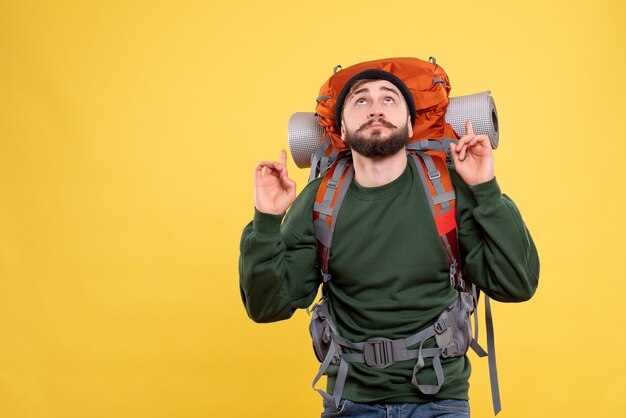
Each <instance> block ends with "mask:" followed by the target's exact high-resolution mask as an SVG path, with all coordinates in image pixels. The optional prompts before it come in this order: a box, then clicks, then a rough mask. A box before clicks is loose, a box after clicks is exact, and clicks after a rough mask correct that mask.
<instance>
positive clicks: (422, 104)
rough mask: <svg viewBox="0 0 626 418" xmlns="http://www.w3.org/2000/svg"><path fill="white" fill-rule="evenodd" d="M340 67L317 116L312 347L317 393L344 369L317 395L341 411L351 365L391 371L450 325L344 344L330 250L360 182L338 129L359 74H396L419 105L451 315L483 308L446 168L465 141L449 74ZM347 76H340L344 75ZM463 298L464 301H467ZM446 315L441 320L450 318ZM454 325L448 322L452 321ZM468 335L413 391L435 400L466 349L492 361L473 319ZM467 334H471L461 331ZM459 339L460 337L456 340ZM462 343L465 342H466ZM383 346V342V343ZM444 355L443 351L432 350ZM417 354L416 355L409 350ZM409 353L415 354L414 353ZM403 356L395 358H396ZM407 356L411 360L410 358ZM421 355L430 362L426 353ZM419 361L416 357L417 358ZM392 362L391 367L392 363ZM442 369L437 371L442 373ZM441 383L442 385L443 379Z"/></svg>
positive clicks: (379, 64) (421, 68) (422, 159)
mask: <svg viewBox="0 0 626 418" xmlns="http://www.w3.org/2000/svg"><path fill="white" fill-rule="evenodd" d="M340 68H341V67H339V66H338V67H335V71H334V74H333V75H332V76H331V77H330V78H329V79H328V80H327V81H326V83H324V85H323V86H322V88H321V89H320V93H319V96H318V98H317V107H316V114H317V116H318V122H319V125H320V126H321V127H322V129H323V139H322V142H321V144H320V146H319V148H318V149H317V151H316V152H315V153H314V154H313V155H312V157H311V176H310V179H309V180H313V179H315V178H316V177H318V176H321V177H322V181H321V183H320V186H319V189H318V192H317V196H316V199H315V206H314V210H313V222H314V228H315V235H316V239H317V243H318V245H317V247H318V262H319V266H320V269H321V273H322V277H323V286H322V298H321V300H320V301H319V302H318V303H317V304H316V305H315V306H314V307H313V308H312V309H311V314H312V318H311V325H310V332H311V336H312V338H313V347H314V350H315V353H316V355H317V357H318V359H319V361H320V362H321V363H322V365H321V366H320V370H319V372H318V374H317V376H316V378H315V380H314V381H313V386H314V387H315V384H316V383H317V381H318V380H319V379H320V378H321V376H322V375H323V374H324V372H325V371H326V369H327V368H328V366H329V365H330V364H331V363H335V364H339V366H340V367H339V374H338V375H337V380H336V383H335V390H334V394H328V393H326V392H324V391H323V390H321V389H316V390H317V391H318V392H319V393H320V394H321V395H322V396H323V397H324V398H325V399H326V400H328V401H329V402H331V403H333V404H336V403H338V401H339V399H340V397H341V392H342V390H343V385H344V383H345V378H346V376H347V370H348V363H350V362H355V361H358V362H363V363H367V364H368V365H370V366H372V367H386V366H388V365H389V364H393V363H389V361H392V362H393V358H394V351H393V350H397V347H398V346H403V347H405V348H403V349H402V350H404V351H403V352H405V351H407V350H406V346H408V345H413V344H415V343H416V338H418V334H420V335H419V338H423V339H425V338H430V337H432V336H436V337H437V340H438V345H439V342H440V341H439V334H442V333H443V332H442V331H441V330H438V329H437V326H440V325H438V324H441V323H443V322H445V321H443V320H440V321H437V322H436V323H435V324H434V325H433V326H432V327H430V328H433V329H432V330H431V329H430V328H429V329H427V330H423V331H422V332H420V333H418V334H416V335H413V336H410V337H408V338H406V339H402V340H395V341H394V344H393V345H394V347H393V348H392V345H391V344H389V345H388V346H387V345H386V344H383V343H381V341H372V342H370V341H366V342H360V343H354V342H350V341H347V340H345V339H344V338H342V337H341V336H340V335H339V334H338V332H337V329H336V327H335V325H334V323H333V321H332V318H331V317H330V313H329V308H328V292H329V290H328V286H327V283H328V281H329V280H331V273H330V271H329V266H328V260H329V255H330V249H331V246H332V240H333V233H334V227H335V222H336V220H337V214H338V213H339V209H340V207H341V203H342V201H343V198H344V196H345V194H346V192H347V190H348V186H349V185H350V182H351V181H352V179H353V176H354V169H353V166H352V158H351V152H350V149H349V148H348V147H347V146H346V145H345V144H344V142H343V141H342V139H341V136H340V133H339V132H337V127H336V125H335V106H336V102H337V97H338V96H339V93H340V92H341V90H342V88H343V87H344V85H345V84H346V82H347V81H348V80H350V79H351V78H352V77H353V76H354V75H356V74H358V73H360V72H362V71H364V70H366V69H380V70H384V71H387V72H390V73H392V74H394V75H395V76H397V77H398V78H400V79H401V80H402V81H403V82H404V83H405V84H406V86H407V87H408V88H409V91H410V92H411V93H412V95H413V98H414V100H415V107H416V119H415V124H414V126H413V136H412V137H411V138H410V139H409V144H408V146H407V153H408V155H409V157H410V160H412V162H413V163H414V164H415V165H416V167H417V168H418V170H417V171H418V173H419V175H420V178H421V180H422V185H423V187H424V190H428V191H429V192H428V193H426V195H427V198H428V201H429V203H430V207H431V211H432V213H433V217H434V220H435V224H436V226H437V230H438V232H439V236H440V238H441V242H442V244H443V246H444V248H445V250H446V254H447V256H448V261H449V263H450V283H451V285H452V286H453V287H454V288H456V289H457V290H459V294H460V297H459V301H458V302H457V303H456V305H458V306H456V307H449V308H448V309H447V310H446V311H447V312H448V313H449V314H450V315H452V314H453V313H454V312H456V313H455V314H456V315H465V316H467V318H469V315H470V314H471V313H472V312H475V309H476V304H477V301H478V292H477V291H476V288H475V286H474V285H471V284H469V283H465V281H464V280H463V278H462V274H461V268H460V265H459V263H460V261H459V250H458V239H457V222H456V201H455V194H454V188H453V186H452V182H451V180H450V174H449V172H448V169H447V163H451V160H450V154H449V153H450V148H449V145H450V143H451V142H453V141H455V140H457V139H458V138H459V136H458V135H457V133H456V132H455V131H454V129H453V128H452V126H451V125H450V124H448V123H446V120H445V115H446V109H447V106H448V103H449V93H450V89H451V85H450V80H449V79H448V76H447V74H446V73H445V71H444V70H443V68H441V67H440V66H439V65H437V63H436V60H435V59H434V58H432V57H431V58H430V59H429V61H423V60H420V59H417V58H391V59H382V60H376V61H369V62H363V63H360V64H356V65H353V66H351V67H348V68H346V69H340ZM339 69H340V70H339ZM461 296H463V297H461ZM470 305H471V306H470ZM485 308H486V316H487V334H488V335H487V340H488V349H489V353H490V355H489V366H490V375H491V389H492V396H493V404H494V405H493V406H494V412H495V413H496V414H497V413H498V412H499V411H500V409H501V407H500V396H499V389H498V382H497V372H496V368H495V348H494V346H493V338H492V337H493V325H492V323H491V315H490V308H489V300H488V298H487V297H486V296H485ZM446 311H444V313H442V316H444V315H447V313H446ZM446 320H447V319H446ZM466 322H467V327H469V330H467V329H461V330H452V333H453V336H454V337H453V340H454V338H456V336H457V334H458V336H459V338H457V339H456V340H454V341H453V343H451V342H450V341H448V342H446V343H442V344H443V345H445V344H450V346H452V345H459V346H461V345H465V350H461V351H459V352H455V353H446V352H445V350H446V349H447V347H443V346H442V347H441V349H440V351H437V352H432V353H429V355H427V356H426V357H432V358H433V365H434V367H435V371H436V374H437V376H438V384H437V385H420V384H419V383H418V382H417V380H416V373H417V371H419V369H420V368H421V367H422V366H423V361H422V362H421V363H422V366H420V365H419V363H420V361H419V360H418V364H416V369H415V370H414V373H413V376H412V382H413V384H414V385H415V386H416V387H417V388H418V389H419V390H420V391H421V392H423V393H428V394H433V393H437V392H438V391H439V388H440V387H441V385H442V384H443V379H444V377H443V372H442V370H441V365H440V357H447V356H458V355H464V354H465V352H466V351H467V347H469V346H471V347H472V348H473V349H474V351H475V352H476V353H477V354H478V355H479V356H480V357H484V356H487V353H486V352H485V350H483V349H482V348H481V347H480V345H478V343H477V341H476V339H477V338H478V336H477V332H478V327H477V325H478V324H477V319H476V315H475V325H474V327H475V335H474V337H473V338H472V333H471V325H470V324H469V319H467V321H466ZM461 328H466V326H465V325H462V326H461ZM424 331H428V332H429V334H428V336H426V334H425V333H424ZM455 332H456V333H457V334H454V333H455ZM459 339H460V341H459ZM376 340H384V339H376ZM342 346H343V347H350V348H351V349H352V350H354V349H355V347H360V348H356V349H357V350H358V349H361V350H362V352H363V355H362V356H361V357H358V356H357V357H355V356H353V355H352V356H349V355H343V354H342ZM433 350H439V349H433ZM409 351H416V350H409ZM407 352H408V351H407ZM398 354H399V353H395V356H396V358H397V356H398ZM403 355H404V354H403ZM419 356H422V357H424V356H425V355H424V354H423V353H422V350H421V349H420V353H419ZM411 358H418V354H417V353H416V354H415V356H414V357H411ZM390 359H392V360H390ZM437 364H438V366H437ZM440 375H441V377H440V378H439V376H440Z"/></svg>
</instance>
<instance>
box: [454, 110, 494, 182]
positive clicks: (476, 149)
mask: <svg viewBox="0 0 626 418" xmlns="http://www.w3.org/2000/svg"><path fill="white" fill-rule="evenodd" d="M465 127H466V131H467V134H466V135H465V136H464V137H462V138H461V139H459V143H458V144H454V143H452V144H450V149H451V150H452V159H453V160H454V167H455V168H456V171H457V173H459V175H460V176H461V178H462V179H463V180H464V181H465V183H467V184H468V185H470V186H475V185H477V184H479V183H484V182H486V181H489V180H491V179H493V178H494V176H495V169H494V164H493V150H492V149H491V143H490V142H489V138H488V137H487V135H475V134H474V130H473V129H472V122H471V121H469V120H468V121H467V122H466V124H465Z"/></svg>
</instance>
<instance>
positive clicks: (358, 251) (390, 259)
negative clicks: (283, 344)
mask: <svg viewBox="0 0 626 418" xmlns="http://www.w3.org/2000/svg"><path fill="white" fill-rule="evenodd" d="M450 175H451V177H452V181H453V184H454V187H455V190H456V194H457V222H458V225H459V226H458V231H459V244H460V252H461V255H460V257H461V260H462V265H463V274H464V276H465V277H466V278H469V279H470V280H471V281H472V282H473V283H475V284H476V285H477V286H478V287H479V288H480V289H481V290H482V291H483V292H485V293H486V294H487V295H489V296H490V297H492V298H493V299H495V300H499V301H504V302H519V301H524V300H527V299H529V298H530V297H531V296H532V295H533V293H534V292H535V289H536V288H537V283H538V276H539V258H538V255H537V250H536V248H535V246H534V243H533V241H532V239H531V237H530V234H529V233H528V230H527V229H526V227H525V225H524V222H523V221H522V218H521V216H520V213H519V211H518V210H517V208H516V206H515V204H514V203H513V202H512V201H511V200H510V199H509V198H508V197H507V196H505V195H502V194H501V193H500V189H499V187H498V184H497V182H496V180H495V179H494V180H491V181H489V182H486V183H482V184H479V185H476V186H473V187H469V186H467V185H466V184H465V183H464V182H463V180H462V179H461V178H460V176H459V175H458V174H457V173H456V172H455V171H454V169H453V168H451V169H450ZM319 184H320V180H319V179H318V180H315V181H313V182H311V183H309V184H308V185H307V187H306V188H305V189H304V190H303V191H302V193H301V194H300V195H299V196H298V198H297V199H296V201H295V202H294V203H293V205H292V206H291V208H290V210H289V212H288V213H287V215H286V216H285V218H284V221H283V217H282V216H276V215H268V214H263V213H260V212H258V211H256V212H255V215H254V221H253V222H251V223H250V224H249V225H248V226H246V228H245V229H244V231H243V235H242V238H241V245H240V247H241V248H240V251H241V256H240V260H239V271H240V288H241V296H242V299H243V303H244V305H245V308H246V310H247V312H248V315H249V316H250V318H252V319H253V320H254V321H257V322H271V321H278V320H282V319H286V318H289V317H291V316H292V315H293V313H294V311H295V310H296V309H298V308H306V307H308V306H310V305H311V304H312V302H313V301H314V298H315V295H316V293H317V289H318V286H319V285H320V282H321V277H320V272H319V270H318V269H317V268H316V240H315V234H314V230H313V204H314V202H315V195H316V193H317V189H318V187H319ZM329 268H330V272H331V273H332V280H331V281H330V283H329V288H330V300H331V312H332V315H333V319H334V322H335V324H336V325H337V328H338V330H339V333H340V334H341V335H342V336H343V337H345V338H347V339H349V340H351V341H355V342H360V341H364V340H367V339H368V338H372V337H386V338H390V339H398V338H405V337H408V336H410V335H412V334H414V333H416V332H417V331H419V330H421V329H423V328H425V327H427V326H429V325H431V324H432V323H433V322H434V321H435V319H436V318H437V316H438V315H439V314H440V313H441V312H442V311H443V310H444V309H445V308H446V307H447V306H448V305H450V304H451V303H452V302H453V301H454V300H455V298H456V294H457V292H456V290H455V289H453V288H452V287H451V286H450V280H449V264H448V259H447V256H446V252H445V249H444V247H443V245H442V243H441V240H440V238H439V235H438V234H437V229H436V227H435V223H434V220H433V216H432V213H431V211H430V207H429V205H428V201H427V197H426V195H425V193H424V190H423V187H422V183H421V180H420V178H419V173H418V172H417V169H416V168H415V166H414V165H413V163H408V165H407V168H406V170H405V171H404V173H403V174H402V175H401V176H400V177H399V178H397V179H396V180H394V181H393V182H391V183H389V184H386V185H384V186H380V187H363V186H360V185H359V184H357V182H356V181H353V182H352V184H351V185H350V188H349V189H348V193H347V194H346V197H345V200H344V201H343V204H342V206H341V209H340V213H339V215H338V218H337V222H336V226H335V234H334V239H333V245H332V248H331V254H330V258H329ZM434 346H435V342H434V338H433V339H431V340H428V341H426V343H425V344H424V347H434ZM429 363H430V361H429V360H427V361H426V366H427V367H426V368H425V369H424V370H422V371H420V373H419V376H418V377H419V381H420V383H421V384H435V382H436V378H435V375H434V372H433V370H432V367H430V364H429ZM442 364H443V369H444V373H445V382H444V385H443V386H442V388H441V390H440V391H439V393H438V394H436V395H434V396H432V395H431V396H427V395H424V394H422V393H420V392H419V391H418V390H417V389H416V388H415V387H414V386H413V385H412V384H411V372H412V370H413V366H414V365H415V360H407V361H401V362H397V363H395V364H394V365H392V366H390V367H388V368H385V369H374V368H370V367H369V366H367V365H365V364H351V365H350V369H349V372H348V377H347V379H346V383H345V388H344V390H343V395H342V397H344V398H347V399H350V400H352V401H355V402H388V403H395V402H411V403H423V402H429V401H430V400H432V399H433V398H437V399H468V389H469V383H468V379H469V375H470V364H469V361H468V359H467V357H466V356H462V357H455V358H449V359H443V360H442ZM336 372H337V366H332V365H331V366H330V367H329V369H328V375H329V379H328V390H329V393H332V392H331V391H332V390H333V386H334V376H335V375H336Z"/></svg>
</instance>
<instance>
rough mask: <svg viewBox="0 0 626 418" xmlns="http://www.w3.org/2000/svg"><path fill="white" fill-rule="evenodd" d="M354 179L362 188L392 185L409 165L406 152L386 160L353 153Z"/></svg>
mask: <svg viewBox="0 0 626 418" xmlns="http://www.w3.org/2000/svg"><path fill="white" fill-rule="evenodd" d="M352 161H353V162H354V179H355V180H356V181H357V183H359V184H360V185H361V186H364V187H377V186H384V185H385V184H388V183H391V182H392V181H394V180H395V179H397V178H398V177H400V175H401V174H402V173H403V172H404V170H405V168H406V163H407V156H406V150H405V149H404V148H403V149H401V150H400V151H398V152H397V153H396V154H394V155H392V156H390V157H385V158H367V157H364V156H362V155H360V154H357V153H356V152H352Z"/></svg>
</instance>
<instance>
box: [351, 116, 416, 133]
mask: <svg viewBox="0 0 626 418" xmlns="http://www.w3.org/2000/svg"><path fill="white" fill-rule="evenodd" d="M408 119H409V120H407V122H406V129H407V132H408V133H409V138H410V137H412V136H413V124H412V123H411V117H410V116H409V118H408ZM342 126H343V125H342Z"/></svg>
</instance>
